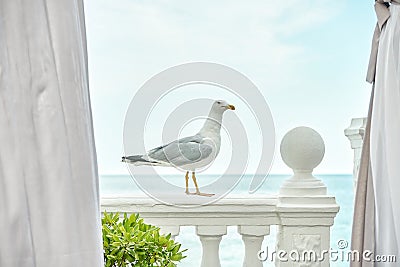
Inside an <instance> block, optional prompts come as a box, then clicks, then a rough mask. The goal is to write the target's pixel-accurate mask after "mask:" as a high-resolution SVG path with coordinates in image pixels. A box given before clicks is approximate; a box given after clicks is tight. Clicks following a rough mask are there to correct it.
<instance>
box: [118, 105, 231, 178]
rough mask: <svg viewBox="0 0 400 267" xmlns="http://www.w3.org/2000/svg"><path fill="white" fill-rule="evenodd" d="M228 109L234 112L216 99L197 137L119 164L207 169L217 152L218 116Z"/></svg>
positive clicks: (125, 158) (218, 143)
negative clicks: (205, 167)
mask: <svg viewBox="0 0 400 267" xmlns="http://www.w3.org/2000/svg"><path fill="white" fill-rule="evenodd" d="M228 109H231V110H234V109H235V107H234V106H232V105H229V104H228V103H226V102H225V101H223V100H217V101H215V102H214V103H213V105H212V107H211V110H210V113H209V115H208V117H207V119H206V121H205V123H204V125H203V127H202V128H201V130H200V131H199V132H198V133H197V134H195V135H193V136H188V137H184V138H181V139H178V140H176V141H173V142H171V143H169V144H166V145H163V146H159V147H156V148H154V149H151V150H149V151H148V152H147V153H146V154H145V155H134V156H127V157H122V161H124V162H126V163H130V164H134V165H136V166H140V165H152V166H167V167H176V168H180V169H184V170H187V171H195V170H196V169H198V168H202V167H204V166H207V165H208V164H210V163H212V162H213V161H214V159H215V158H216V156H217V155H218V153H219V150H220V147H221V135H220V130H221V124H222V116H223V113H224V112H225V111H226V110H228Z"/></svg>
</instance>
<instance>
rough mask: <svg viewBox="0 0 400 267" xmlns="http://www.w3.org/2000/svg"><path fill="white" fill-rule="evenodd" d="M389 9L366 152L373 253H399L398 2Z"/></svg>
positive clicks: (399, 32) (381, 47)
mask: <svg viewBox="0 0 400 267" xmlns="http://www.w3.org/2000/svg"><path fill="white" fill-rule="evenodd" d="M389 9H390V18H389V19H388V20H387V22H386V24H385V25H384V27H383V29H382V33H381V35H380V40H379V50H378V57H377V65H376V77H375V93H374V108H373V109H372V119H371V141H370V143H371V148H370V153H371V170H372V178H373V184H374V195H375V212H376V216H375V229H376V230H375V253H376V254H379V255H396V256H397V257H399V256H400V208H399V203H400V164H399V163H400V5H399V4H394V3H393V4H392V5H391V6H390V8H389ZM386 265H387V263H386ZM375 266H385V263H376V265H375Z"/></svg>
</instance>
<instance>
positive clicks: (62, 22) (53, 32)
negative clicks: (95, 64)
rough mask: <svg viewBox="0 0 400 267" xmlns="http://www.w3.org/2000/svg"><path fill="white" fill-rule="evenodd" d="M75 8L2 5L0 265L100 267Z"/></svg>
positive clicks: (34, 2) (22, 0) (79, 13)
mask: <svg viewBox="0 0 400 267" xmlns="http://www.w3.org/2000/svg"><path fill="white" fill-rule="evenodd" d="M100 226H101V225H100V210H99V191H98V176H97V163H96V151H95V144H94V138H93V128H92V118H91V110H90V99H89V90H88V77H87V54H86V39H85V24H84V13H83V3H82V0H57V1H54V0H0V266H1V267H25V266H35V267H47V266H49V267H50V266H51V267H54V266H57V267H64V266H65V267H67V266H68V267H72V266H73V267H79V266H85V267H91V266H102V257H103V256H102V242H101V228H100Z"/></svg>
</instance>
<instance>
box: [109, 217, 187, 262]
mask: <svg viewBox="0 0 400 267" xmlns="http://www.w3.org/2000/svg"><path fill="white" fill-rule="evenodd" d="M102 225H103V249H104V261H105V266H106V267H130V266H135V267H153V266H160V267H175V266H176V264H177V262H179V261H180V260H182V259H183V258H185V257H186V256H183V252H185V251H186V249H185V250H181V244H179V243H177V242H175V241H174V240H173V239H171V234H168V235H161V234H160V228H158V227H155V226H153V225H149V224H145V223H144V222H143V219H141V218H140V217H139V214H132V215H130V216H129V217H128V215H127V214H126V213H125V214H124V216H123V219H121V218H120V215H119V213H115V214H114V213H107V212H104V217H103V219H102Z"/></svg>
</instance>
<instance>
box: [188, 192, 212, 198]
mask: <svg viewBox="0 0 400 267" xmlns="http://www.w3.org/2000/svg"><path fill="white" fill-rule="evenodd" d="M191 194H194V195H198V196H203V197H212V196H214V195H215V194H209V193H201V192H200V191H196V193H191Z"/></svg>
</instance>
